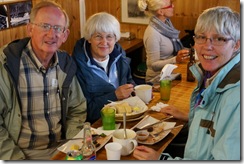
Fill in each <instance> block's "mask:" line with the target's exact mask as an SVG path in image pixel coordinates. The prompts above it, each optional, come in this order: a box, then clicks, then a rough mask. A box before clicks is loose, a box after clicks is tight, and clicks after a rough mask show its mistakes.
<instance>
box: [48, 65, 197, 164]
mask: <svg viewBox="0 0 244 164" xmlns="http://www.w3.org/2000/svg"><path fill="white" fill-rule="evenodd" d="M176 65H177V66H178V67H177V68H176V69H174V71H173V73H180V74H181V80H177V82H175V83H174V82H173V83H174V85H173V87H172V88H171V95H170V100H169V101H163V100H161V98H160V92H157V91H154V92H153V98H152V100H151V101H150V102H149V104H148V110H147V111H146V112H145V114H144V116H146V115H150V116H151V117H154V118H156V119H163V118H165V117H167V116H166V115H164V114H163V113H160V112H157V111H153V110H150V108H151V107H152V106H154V105H156V104H157V103H159V102H163V103H166V104H169V105H174V106H175V107H177V108H178V109H179V110H181V111H183V112H185V113H188V112H189V105H190V96H191V93H192V91H193V89H194V88H195V87H196V81H195V82H188V81H187V80H186V71H187V64H186V63H181V64H176ZM139 121H140V120H135V121H129V122H127V123H126V128H132V127H133V126H135V125H136V124H137V123H138V122H139ZM167 121H171V122H176V125H175V126H177V125H180V124H185V123H186V122H184V121H181V120H178V119H175V118H171V119H169V120H167ZM101 126H102V121H101V119H99V120H98V121H96V122H95V123H94V124H92V127H93V128H98V127H101ZM121 128H122V127H121ZM181 129H182V127H181V128H175V129H172V130H171V132H170V133H169V134H168V135H167V136H166V137H165V138H163V139H162V140H161V141H159V142H157V144H153V145H146V146H148V147H151V148H153V149H155V150H156V151H158V152H163V151H164V150H165V149H166V148H167V146H168V145H169V144H170V143H171V141H172V140H173V139H174V138H175V137H176V136H177V135H178V133H179V132H180V130H181ZM108 142H112V139H110V140H109V141H108ZM139 145H140V144H139ZM96 155H97V160H107V157H106V150H105V148H104V147H103V148H101V149H100V150H99V151H97V152H96ZM65 156H66V154H65V153H63V152H58V153H57V154H56V155H55V156H54V157H53V158H52V160H64V159H65ZM121 160H137V159H136V158H134V157H133V154H130V155H128V156H121Z"/></svg>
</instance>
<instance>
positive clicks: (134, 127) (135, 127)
mask: <svg viewBox="0 0 244 164" xmlns="http://www.w3.org/2000/svg"><path fill="white" fill-rule="evenodd" d="M148 117H149V115H146V116H145V117H144V118H143V119H142V120H141V121H140V122H138V123H137V124H136V125H135V126H133V127H132V128H131V129H134V130H135V129H139V128H137V125H139V124H140V123H141V122H143V121H144V120H146V119H147V118H148Z"/></svg>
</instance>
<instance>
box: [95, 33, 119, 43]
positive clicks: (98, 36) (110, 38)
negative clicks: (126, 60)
mask: <svg viewBox="0 0 244 164" xmlns="http://www.w3.org/2000/svg"><path fill="white" fill-rule="evenodd" d="M93 38H94V39H95V40H96V41H102V40H103V39H104V38H105V39H106V40H107V41H108V42H111V41H114V40H115V35H114V34H108V35H106V36H102V35H101V34H95V35H93Z"/></svg>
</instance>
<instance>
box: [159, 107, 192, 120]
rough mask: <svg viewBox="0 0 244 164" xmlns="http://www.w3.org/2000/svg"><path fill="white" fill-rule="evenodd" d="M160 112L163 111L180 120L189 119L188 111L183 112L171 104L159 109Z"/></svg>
mask: <svg viewBox="0 0 244 164" xmlns="http://www.w3.org/2000/svg"><path fill="white" fill-rule="evenodd" d="M160 112H162V113H164V114H165V115H170V116H174V118H177V119H179V120H182V121H188V119H189V117H188V113H184V112H182V111H180V110H179V109H177V108H176V107H175V106H173V105H169V106H166V107H164V108H162V109H161V110H160Z"/></svg>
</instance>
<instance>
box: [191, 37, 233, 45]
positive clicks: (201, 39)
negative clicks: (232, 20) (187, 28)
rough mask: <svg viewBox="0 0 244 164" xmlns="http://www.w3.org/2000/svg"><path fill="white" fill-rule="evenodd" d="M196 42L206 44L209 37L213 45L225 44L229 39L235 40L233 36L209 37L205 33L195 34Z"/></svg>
mask: <svg viewBox="0 0 244 164" xmlns="http://www.w3.org/2000/svg"><path fill="white" fill-rule="evenodd" d="M193 38H194V41H195V43H197V44H205V43H206V42H207V40H208V39H209V40H210V42H211V43H212V45H214V46H223V45H225V44H226V43H227V42H228V41H230V40H234V39H232V38H224V37H220V36H216V37H212V38H207V37H206V36H203V35H195V36H193Z"/></svg>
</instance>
